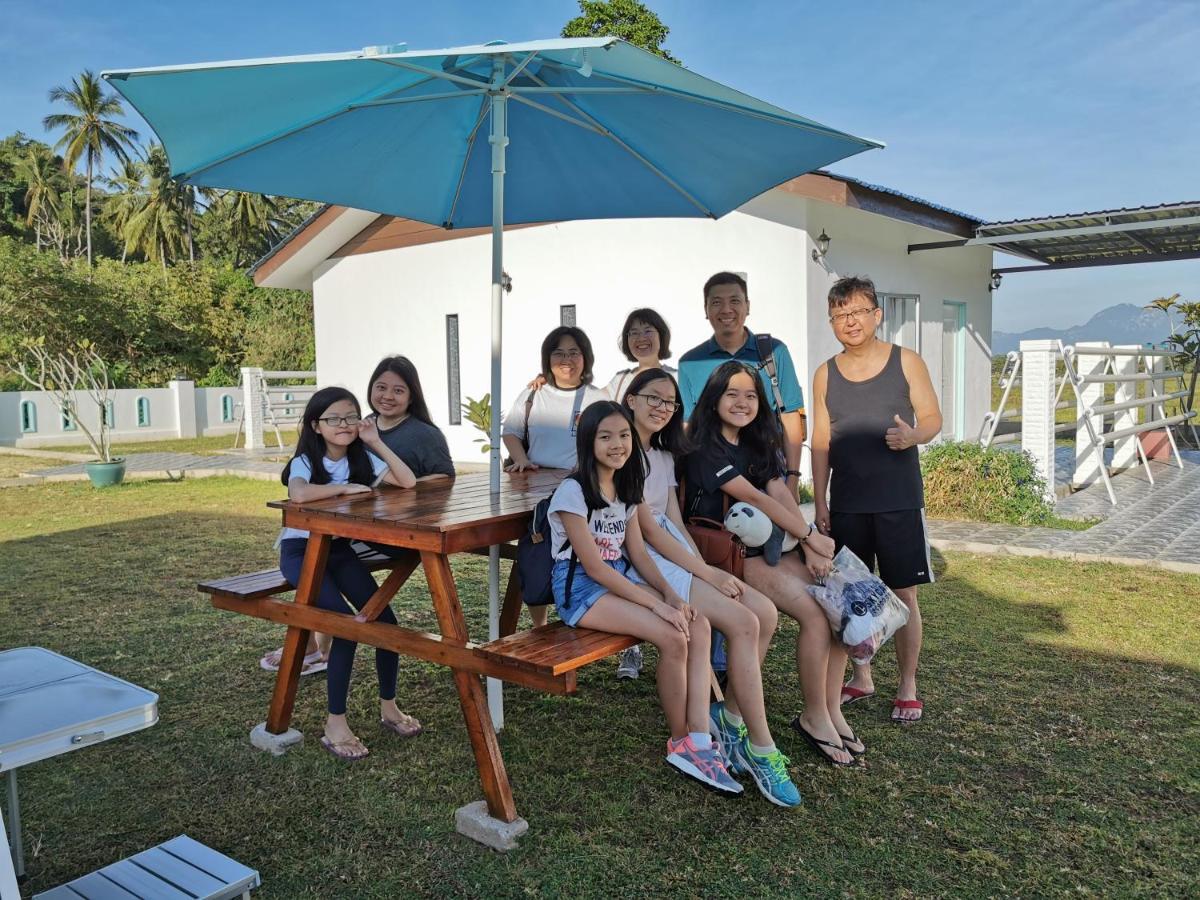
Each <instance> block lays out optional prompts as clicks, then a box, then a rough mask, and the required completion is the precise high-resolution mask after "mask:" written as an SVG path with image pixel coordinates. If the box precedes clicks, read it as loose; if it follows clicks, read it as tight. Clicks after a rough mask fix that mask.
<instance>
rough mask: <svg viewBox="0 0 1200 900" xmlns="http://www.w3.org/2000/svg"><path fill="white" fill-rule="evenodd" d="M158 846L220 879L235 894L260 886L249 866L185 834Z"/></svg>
mask: <svg viewBox="0 0 1200 900" xmlns="http://www.w3.org/2000/svg"><path fill="white" fill-rule="evenodd" d="M158 846H159V849H161V850H164V851H166V852H167V853H170V854H171V855H172V856H175V857H178V858H179V859H181V860H183V861H184V862H186V863H189V864H191V865H193V866H195V867H196V868H197V869H200V870H201V871H203V872H207V873H208V874H209V875H212V876H213V877H214V878H219V879H221V880H222V881H223V882H225V884H226V885H228V886H229V888H230V889H231V890H232V889H233V888H236V889H237V893H241V892H242V891H244V890H250V889H252V888H256V887H258V886H259V885H260V884H261V881H260V880H259V877H258V873H257V872H256V871H254V870H253V869H251V868H250V867H249V866H244V865H242V864H241V863H240V862H238V861H237V860H235V859H230V858H229V857H228V856H226V855H225V854H224V853H221V852H219V851H217V850H214V849H213V848H212V847H206V846H205V845H204V844H201V843H200V842H199V841H195V840H192V839H191V838H190V837H188V836H187V835H186V834H181V835H179V837H177V838H172V839H171V840H169V841H167V842H166V843H165V844H159V845H158Z"/></svg>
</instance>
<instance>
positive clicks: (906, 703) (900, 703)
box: [892, 699, 925, 725]
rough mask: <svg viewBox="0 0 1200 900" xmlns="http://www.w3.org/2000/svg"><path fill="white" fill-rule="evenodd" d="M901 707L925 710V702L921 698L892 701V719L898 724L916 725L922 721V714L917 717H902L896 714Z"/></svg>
mask: <svg viewBox="0 0 1200 900" xmlns="http://www.w3.org/2000/svg"><path fill="white" fill-rule="evenodd" d="M900 709H915V710H918V711H922V712H923V711H924V709H925V704H924V702H922V701H921V700H900V699H896V700H893V701H892V721H893V722H894V723H895V724H897V725H916V724H917V723H918V722H920V721H921V718H922V716H917V717H916V718H915V719H902V718H900V717H899V716H897V715H896V711H897V710H900Z"/></svg>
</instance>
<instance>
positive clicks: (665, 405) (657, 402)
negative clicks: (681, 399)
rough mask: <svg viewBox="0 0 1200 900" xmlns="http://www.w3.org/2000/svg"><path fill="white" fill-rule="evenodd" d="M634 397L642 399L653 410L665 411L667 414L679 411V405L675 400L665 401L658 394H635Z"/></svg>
mask: <svg viewBox="0 0 1200 900" xmlns="http://www.w3.org/2000/svg"><path fill="white" fill-rule="evenodd" d="M633 396H635V397H641V398H642V399H643V400H645V401H646V405H647V406H649V407H650V408H651V409H665V410H666V411H667V412H675V410H677V409H679V404H678V403H676V402H675V401H674V400H664V399H663V398H662V397H660V396H658V394H634V395H633Z"/></svg>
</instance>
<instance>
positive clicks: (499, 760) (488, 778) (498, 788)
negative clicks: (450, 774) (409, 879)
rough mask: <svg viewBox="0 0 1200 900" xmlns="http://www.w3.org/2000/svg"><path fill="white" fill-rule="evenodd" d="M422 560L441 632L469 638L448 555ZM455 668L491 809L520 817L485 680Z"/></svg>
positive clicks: (509, 818) (506, 817)
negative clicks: (484, 686) (493, 722)
mask: <svg viewBox="0 0 1200 900" xmlns="http://www.w3.org/2000/svg"><path fill="white" fill-rule="evenodd" d="M421 562H422V564H423V565H424V567H425V578H426V580H427V581H428V582H429V592H430V594H432V595H433V607H434V610H435V611H436V612H437V618H438V625H439V626H440V627H441V629H442V635H443V636H444V637H449V638H455V639H457V640H460V641H465V640H469V635H468V634H467V623H466V620H465V619H464V618H463V611H462V605H461V604H460V603H459V600H458V589H457V588H456V587H455V585H454V575H453V573H452V572H451V571H450V560H449V558H448V557H446V556H445V555H444V554H441V553H431V552H422V553H421ZM452 671H453V672H454V686H455V687H456V688H458V699H459V702H460V703H461V704H462V712H463V720H464V721H465V722H466V725H467V735H468V736H469V737H470V738H471V749H472V750H474V751H475V766H476V768H477V769H478V770H479V780H480V782H481V783H482V785H483V795H484V797H485V798H486V799H487V805H488V813H489V814H490V815H491V816H492V817H493V818H495V819H499V820H500V821H502V822H514V821H516V819H517V807H516V804H515V803H514V802H513V795H512V786H511V785H510V784H509V783H508V772H507V771H506V770H505V768H504V757H503V756H502V755H501V753H500V742H499V741H498V740H496V730H495V729H494V728H493V727H492V719H491V715H490V714H489V712H488V705H487V694H486V693H485V692H484V689H483V682H482V681H481V680H480V678H479V676H478V675H473V674H472V673H470V672H464V671H461V670H459V669H453V670H452Z"/></svg>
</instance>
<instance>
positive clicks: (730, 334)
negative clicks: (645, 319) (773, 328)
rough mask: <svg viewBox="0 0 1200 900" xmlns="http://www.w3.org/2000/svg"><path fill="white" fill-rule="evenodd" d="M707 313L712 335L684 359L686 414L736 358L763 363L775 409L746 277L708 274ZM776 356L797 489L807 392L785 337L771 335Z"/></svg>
mask: <svg viewBox="0 0 1200 900" xmlns="http://www.w3.org/2000/svg"><path fill="white" fill-rule="evenodd" d="M704 314H705V315H706V316H707V317H708V321H709V324H710V325H712V329H713V336H712V337H711V338H709V339H708V340H707V341H705V342H704V343H703V344H701V345H700V346H699V347H693V348H692V349H691V350H689V351H688V352H687V353H685V354H683V356H682V357H681V358H680V360H679V391H680V394H681V395H682V399H683V412H684V415H685V416H690V415H691V414H692V408H693V407H694V406H695V405H696V400H697V399H698V398H699V397H700V392H701V391H702V390H703V389H704V384H705V382H706V381H708V376H709V375H711V374H712V373H713V370H715V369H716V368H717V366H719V365H721V363H724V362H728V361H729V360H731V359H736V360H738V361H740V362H744V363H747V364H749V365H751V366H754V367H755V368H757V369H758V374H759V377H760V378H761V379H762V384H763V393H762V398H761V401H760V402H762V403H766V404H767V405H768V406H769V407H771V408H772V409H776V408H777V407H776V398H775V391H774V388H773V387H772V385H771V376H770V374H769V373H768V371H767V367H766V366H765V365H763V364H762V362H761V361H760V359H759V355H758V347H757V346H756V344H755V339H754V332H752V331H751V330H750V329H749V328H747V327H746V316H747V315H749V314H750V300H749V298H748V297H747V295H746V280H745V279H744V278H742V277H741V276H740V275H737V274H735V273H734V272H718V273H717V274H716V275H714V276H712V278H710V279H708V281H707V282H705V284H704ZM771 358H772V359H773V360H774V362H775V375H776V379H777V381H778V383H779V395H780V400H782V404H783V405H782V409H779V410H778V411H779V412H780V416H779V420H780V423H781V424H782V426H783V453H784V459H785V460H786V463H787V484H788V487H789V488H791V489H792V490H793V491H795V490H796V487H797V485H798V483H799V480H800V449H801V447H802V446H803V444H804V393H803V392H802V391H801V390H800V382H799V381H797V380H796V367H795V366H794V365H792V355H791V354H790V353H788V348H787V345H786V344H785V343H783V341H780V340H778V339H776V338H772V339H771Z"/></svg>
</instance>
